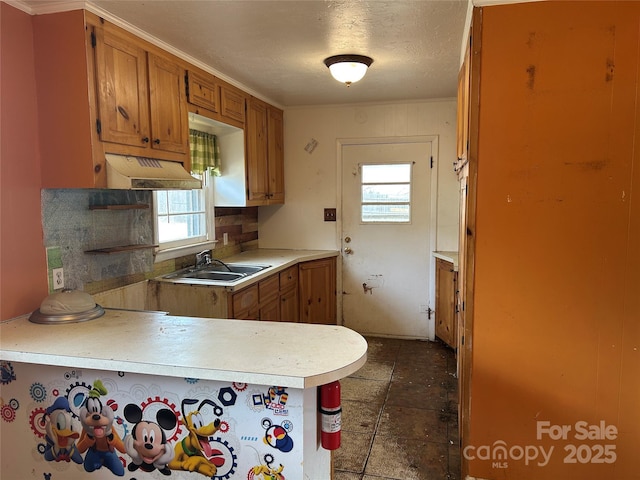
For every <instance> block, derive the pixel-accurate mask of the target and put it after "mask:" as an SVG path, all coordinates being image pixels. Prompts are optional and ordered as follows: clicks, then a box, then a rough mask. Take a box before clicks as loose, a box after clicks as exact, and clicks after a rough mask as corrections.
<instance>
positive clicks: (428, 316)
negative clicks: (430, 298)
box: [427, 307, 433, 320]
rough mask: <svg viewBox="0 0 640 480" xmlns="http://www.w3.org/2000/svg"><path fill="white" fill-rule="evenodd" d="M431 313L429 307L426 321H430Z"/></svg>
mask: <svg viewBox="0 0 640 480" xmlns="http://www.w3.org/2000/svg"><path fill="white" fill-rule="evenodd" d="M432 313H433V310H431V307H427V320H431V314H432Z"/></svg>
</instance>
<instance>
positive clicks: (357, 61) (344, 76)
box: [324, 55, 373, 87]
mask: <svg viewBox="0 0 640 480" xmlns="http://www.w3.org/2000/svg"><path fill="white" fill-rule="evenodd" d="M372 63H373V59H371V58H369V57H365V56H364V55H334V56H333V57H329V58H325V60H324V64H325V65H326V66H327V67H329V71H330V72H331V75H332V76H333V78H335V79H336V80H338V81H339V82H342V83H345V84H346V85H347V87H348V86H349V85H351V84H352V83H354V82H357V81H358V80H362V77H364V75H365V73H367V68H369V67H370V66H371V64H372Z"/></svg>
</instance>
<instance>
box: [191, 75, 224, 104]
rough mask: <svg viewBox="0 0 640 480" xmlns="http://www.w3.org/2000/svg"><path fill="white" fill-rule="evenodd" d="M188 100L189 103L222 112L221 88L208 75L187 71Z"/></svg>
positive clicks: (214, 78)
mask: <svg viewBox="0 0 640 480" xmlns="http://www.w3.org/2000/svg"><path fill="white" fill-rule="evenodd" d="M187 79H188V80H187V81H188V88H187V99H188V101H189V103H191V104H193V105H198V106H199V107H203V108H206V109H207V110H209V111H211V112H214V113H219V112H220V88H219V85H218V83H217V81H216V77H214V76H213V75H207V74H203V73H199V72H196V71H194V70H191V69H190V70H188V71H187Z"/></svg>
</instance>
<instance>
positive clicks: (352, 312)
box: [341, 140, 434, 339]
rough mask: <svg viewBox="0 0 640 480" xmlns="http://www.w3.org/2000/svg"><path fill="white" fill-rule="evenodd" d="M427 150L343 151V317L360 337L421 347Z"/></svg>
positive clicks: (425, 327) (388, 146)
mask: <svg viewBox="0 0 640 480" xmlns="http://www.w3.org/2000/svg"><path fill="white" fill-rule="evenodd" d="M431 156H432V142H430V141H424V140H423V141H415V142H408V143H381V144H357V145H354V144H343V145H342V147H341V159H342V206H341V218H342V224H341V236H342V260H343V262H342V294H343V295H342V314H343V320H344V325H345V326H346V327H349V328H352V329H354V330H355V331H357V332H359V333H361V334H367V335H383V336H394V337H404V338H420V339H427V338H429V337H430V335H431V334H430V332H432V331H433V328H434V326H433V325H429V322H430V320H429V319H428V314H427V311H428V308H429V292H430V278H429V277H430V274H429V272H430V270H429V268H430V265H429V261H430V254H431V245H430V238H431V235H430V230H431V229H430V224H431V202H432V200H431V175H432V169H431Z"/></svg>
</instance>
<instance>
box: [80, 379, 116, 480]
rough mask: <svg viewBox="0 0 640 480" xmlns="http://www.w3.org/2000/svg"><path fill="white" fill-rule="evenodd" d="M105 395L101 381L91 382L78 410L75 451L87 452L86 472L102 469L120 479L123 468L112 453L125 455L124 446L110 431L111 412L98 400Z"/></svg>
mask: <svg viewBox="0 0 640 480" xmlns="http://www.w3.org/2000/svg"><path fill="white" fill-rule="evenodd" d="M107 393H108V392H107V389H106V388H104V385H103V384H102V382H101V381H100V380H96V381H95V382H93V388H92V389H91V390H90V391H89V395H88V396H87V399H86V400H85V401H84V403H83V404H82V407H81V408H80V423H81V424H82V435H80V440H78V450H79V451H80V452H81V453H84V452H85V451H86V452H87V454H86V455H85V457H84V469H85V470H86V471H87V472H93V471H94V470H97V469H99V468H101V467H102V466H105V467H107V468H108V469H109V470H111V472H112V473H113V474H115V475H118V476H119V477H122V476H124V465H123V464H122V461H121V460H120V459H119V458H118V455H117V454H116V452H115V450H118V451H119V452H121V453H124V452H125V448H124V444H123V443H122V440H121V439H120V437H119V436H118V433H117V432H116V431H115V430H114V429H113V419H114V412H113V409H111V407H109V406H108V405H103V404H102V402H101V401H100V397H101V396H103V395H106V394H107Z"/></svg>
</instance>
